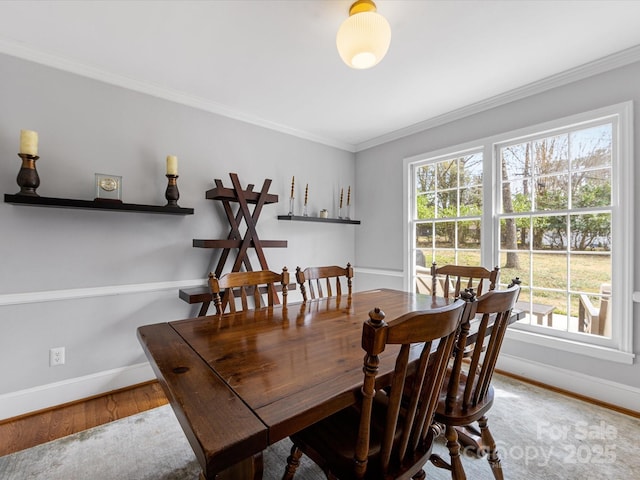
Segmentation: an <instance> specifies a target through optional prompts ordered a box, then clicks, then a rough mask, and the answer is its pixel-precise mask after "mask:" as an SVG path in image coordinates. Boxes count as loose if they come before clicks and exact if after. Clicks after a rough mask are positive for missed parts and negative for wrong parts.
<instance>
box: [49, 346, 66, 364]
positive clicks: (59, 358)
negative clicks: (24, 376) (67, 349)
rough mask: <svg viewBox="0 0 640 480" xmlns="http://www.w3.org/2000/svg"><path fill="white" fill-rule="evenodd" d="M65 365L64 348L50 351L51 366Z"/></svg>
mask: <svg viewBox="0 0 640 480" xmlns="http://www.w3.org/2000/svg"><path fill="white" fill-rule="evenodd" d="M58 365H64V347H55V348H52V349H50V350H49V366H50V367H57V366H58Z"/></svg>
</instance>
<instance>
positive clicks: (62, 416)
mask: <svg viewBox="0 0 640 480" xmlns="http://www.w3.org/2000/svg"><path fill="white" fill-rule="evenodd" d="M500 373H502V374H503V375H507V376H510V377H512V378H515V379H517V380H520V381H522V382H526V383H531V384H534V385H537V386H539V387H542V388H546V389H549V390H552V391H555V392H556V393H559V394H562V395H567V396H569V397H572V398H577V399H580V400H583V401H586V402H589V403H593V404H595V405H599V406H601V407H604V408H609V409H612V410H615V411H618V412H620V413H624V414H626V415H630V416H632V417H635V418H640V412H637V411H631V410H627V409H624V408H620V407H616V406H614V405H609V404H604V403H602V402H599V401H595V400H593V399H590V398H587V397H583V396H581V395H576V394H574V393H571V392H567V391H566V390H562V389H558V388H555V387H550V386H548V385H544V384H541V383H538V382H532V381H531V380H529V379H526V378H523V377H519V376H517V375H512V374H508V373H506V372H500ZM167 403H168V401H167V398H166V397H165V395H164V393H163V392H162V388H161V387H160V384H159V383H158V382H157V381H151V382H147V383H142V384H139V385H134V386H132V387H128V388H124V389H122V390H116V391H113V392H111V393H108V394H105V395H99V396H96V397H93V398H89V399H85V400H81V401H78V402H74V403H69V404H67V405H61V406H57V407H54V408H51V409H48V410H43V411H40V412H35V413H29V414H26V415H23V416H20V417H14V418H9V419H7V420H2V421H0V456H3V455H8V454H9V453H13V452H18V451H20V450H24V449H26V448H31V447H34V446H36V445H39V444H41V443H46V442H49V441H51V440H55V439H58V438H61V437H65V436H67V435H71V434H73V433H77V432H81V431H82V430H86V429H88V428H92V427H96V426H98V425H102V424H104V423H108V422H111V421H113V420H118V419H119V418H124V417H127V416H129V415H134V414H136V413H140V412H144V411H146V410H150V409H152V408H155V407H159V406H161V405H165V404H167Z"/></svg>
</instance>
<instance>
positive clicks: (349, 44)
mask: <svg viewBox="0 0 640 480" xmlns="http://www.w3.org/2000/svg"><path fill="white" fill-rule="evenodd" d="M390 43H391V27H390V26H389V22H387V19H386V18H384V17H383V16H382V15H380V14H379V13H376V12H362V13H355V14H353V15H351V16H350V17H349V18H347V19H346V20H345V21H344V22H343V23H342V25H340V28H339V29H338V35H337V36H336V44H337V46H338V53H339V54H340V57H341V58H342V60H344V63H346V64H347V65H349V66H350V67H352V68H358V69H364V68H371V67H373V66H374V65H377V64H378V62H380V60H382V58H383V57H384V56H385V55H386V53H387V50H389V44H390Z"/></svg>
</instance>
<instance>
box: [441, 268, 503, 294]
mask: <svg viewBox="0 0 640 480" xmlns="http://www.w3.org/2000/svg"><path fill="white" fill-rule="evenodd" d="M499 278H500V267H497V266H496V267H494V269H493V270H487V269H486V268H484V267H480V266H473V265H443V266H442V267H438V266H437V264H436V262H433V264H431V282H432V285H431V292H432V295H439V294H440V292H442V293H441V295H442V296H444V297H451V298H458V296H460V292H461V291H463V290H464V289H465V288H473V289H474V291H475V294H476V296H480V295H482V293H483V292H484V291H485V290H486V291H489V290H494V289H495V288H496V285H497V284H498V279H499ZM485 283H487V284H488V285H486V288H485Z"/></svg>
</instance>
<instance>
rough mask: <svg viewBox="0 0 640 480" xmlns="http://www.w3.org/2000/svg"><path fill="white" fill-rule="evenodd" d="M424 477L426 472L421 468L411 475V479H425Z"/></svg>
mask: <svg viewBox="0 0 640 480" xmlns="http://www.w3.org/2000/svg"><path fill="white" fill-rule="evenodd" d="M426 478H427V474H426V473H425V471H424V470H423V469H420V471H419V472H418V473H416V474H415V475H414V476H413V477H411V479H412V480H425V479H426Z"/></svg>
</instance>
